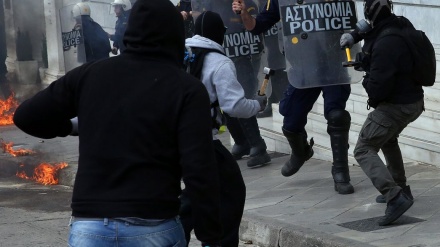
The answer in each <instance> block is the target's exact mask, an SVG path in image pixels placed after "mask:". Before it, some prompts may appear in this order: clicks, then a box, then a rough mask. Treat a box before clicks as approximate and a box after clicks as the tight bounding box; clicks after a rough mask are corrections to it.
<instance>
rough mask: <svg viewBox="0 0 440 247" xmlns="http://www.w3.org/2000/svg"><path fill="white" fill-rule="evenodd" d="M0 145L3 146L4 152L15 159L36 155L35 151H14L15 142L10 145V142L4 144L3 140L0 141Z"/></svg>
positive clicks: (21, 149)
mask: <svg viewBox="0 0 440 247" xmlns="http://www.w3.org/2000/svg"><path fill="white" fill-rule="evenodd" d="M0 143H1V145H2V149H3V152H5V153H9V154H11V155H12V156H14V157H17V156H26V155H29V154H34V153H35V151H32V150H30V149H24V148H19V149H17V150H14V149H12V146H14V143H13V142H9V143H8V142H4V141H3V140H2V139H0Z"/></svg>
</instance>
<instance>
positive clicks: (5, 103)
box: [0, 94, 18, 125]
mask: <svg viewBox="0 0 440 247" xmlns="http://www.w3.org/2000/svg"><path fill="white" fill-rule="evenodd" d="M17 106H18V101H17V100H16V99H15V98H14V94H11V96H9V98H7V99H6V100H0V125H11V124H13V123H14V122H13V121H12V118H13V117H14V112H15V109H16V108H17Z"/></svg>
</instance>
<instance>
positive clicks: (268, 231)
mask: <svg viewBox="0 0 440 247" xmlns="http://www.w3.org/2000/svg"><path fill="white" fill-rule="evenodd" d="M240 239H241V240H244V241H249V240H250V241H252V244H255V245H258V246H264V247H291V246H295V247H324V246H325V247H352V246H356V247H371V246H372V245H369V244H365V243H362V242H358V241H355V240H350V239H345V238H341V237H338V236H334V235H330V234H327V233H322V232H317V231H315V230H313V229H309V228H305V227H301V226H296V225H293V224H287V223H285V222H281V221H279V220H275V219H272V218H268V217H264V216H259V215H255V214H251V213H246V212H245V213H244V214H243V218H242V220H241V224H240Z"/></svg>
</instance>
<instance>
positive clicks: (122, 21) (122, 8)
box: [109, 0, 131, 55]
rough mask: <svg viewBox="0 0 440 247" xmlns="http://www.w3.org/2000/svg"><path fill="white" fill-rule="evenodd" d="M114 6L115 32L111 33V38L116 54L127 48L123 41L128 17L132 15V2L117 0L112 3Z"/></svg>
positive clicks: (113, 50) (113, 51)
mask: <svg viewBox="0 0 440 247" xmlns="http://www.w3.org/2000/svg"><path fill="white" fill-rule="evenodd" d="M111 5H112V6H113V8H114V11H115V14H116V17H117V18H118V19H117V20H116V25H115V34H109V38H110V40H111V41H113V48H112V53H113V54H114V55H117V54H118V50H119V52H123V51H124V50H125V48H126V47H125V45H124V43H123V42H122V39H123V37H124V33H125V30H126V29H127V23H128V17H129V16H130V10H131V2H130V0H115V1H114V2H112V3H111Z"/></svg>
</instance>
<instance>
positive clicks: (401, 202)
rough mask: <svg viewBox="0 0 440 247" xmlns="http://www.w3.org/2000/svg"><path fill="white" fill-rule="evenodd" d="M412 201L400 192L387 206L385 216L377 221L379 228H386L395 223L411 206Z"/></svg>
mask: <svg viewBox="0 0 440 247" xmlns="http://www.w3.org/2000/svg"><path fill="white" fill-rule="evenodd" d="M413 203H414V202H413V201H412V200H411V199H409V198H408V196H407V195H406V194H405V193H403V192H402V191H400V192H399V194H398V195H397V196H396V197H394V198H393V199H392V200H391V201H389V202H388V204H387V209H386V210H385V216H384V217H382V219H380V220H379V222H378V223H379V226H386V225H389V224H391V223H393V222H394V221H396V220H397V219H398V218H399V217H400V216H402V214H404V213H405V212H406V211H407V210H408V209H409V208H410V207H411V206H412V205H413Z"/></svg>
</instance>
